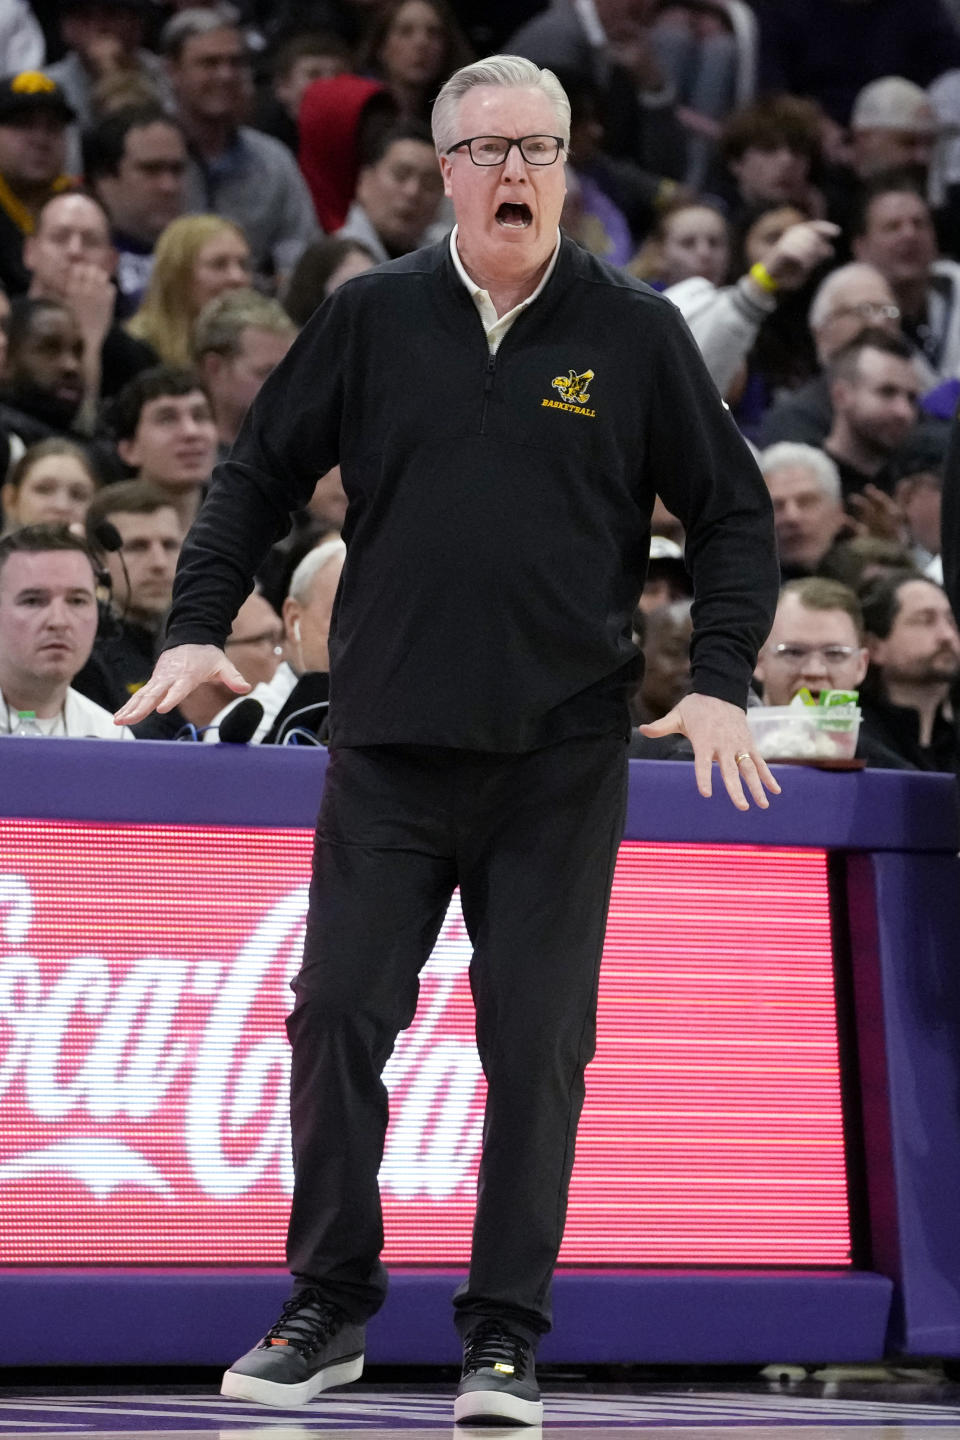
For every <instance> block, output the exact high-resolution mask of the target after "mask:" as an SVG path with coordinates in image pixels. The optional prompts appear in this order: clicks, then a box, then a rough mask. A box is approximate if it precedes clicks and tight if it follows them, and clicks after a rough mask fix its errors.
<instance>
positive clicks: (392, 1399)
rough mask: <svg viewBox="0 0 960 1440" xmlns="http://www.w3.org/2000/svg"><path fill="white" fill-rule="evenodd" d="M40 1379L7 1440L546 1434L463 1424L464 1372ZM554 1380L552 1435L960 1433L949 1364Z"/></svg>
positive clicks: (806, 1437)
mask: <svg viewBox="0 0 960 1440" xmlns="http://www.w3.org/2000/svg"><path fill="white" fill-rule="evenodd" d="M38 1373H40V1372H34V1377H35V1376H36V1375H37V1374H38ZM34 1377H31V1380H32V1383H28V1384H20V1385H18V1383H17V1378H16V1377H15V1376H14V1375H13V1374H11V1373H10V1372H7V1373H6V1376H5V1377H4V1379H3V1380H2V1382H0V1440H2V1437H4V1436H17V1437H21V1436H22V1437H26V1436H30V1437H32V1440H54V1437H56V1440H64V1437H67V1436H76V1437H78V1440H100V1437H102V1440H125V1437H127V1440H149V1437H151V1436H154V1437H157V1440H161V1437H162V1440H193V1437H196V1440H211V1437H214V1436H216V1437H219V1440H241V1437H244V1440H313V1437H318V1436H321V1435H328V1436H330V1437H331V1440H333V1437H334V1435H335V1436H336V1440H437V1437H438V1435H440V1434H443V1435H444V1436H446V1437H447V1440H468V1437H471V1436H473V1437H479V1440H541V1432H540V1430H539V1429H531V1428H529V1427H524V1428H522V1429H516V1430H513V1429H506V1428H499V1427H494V1426H489V1427H483V1428H472V1427H466V1426H458V1427H454V1425H453V1423H452V1397H453V1388H454V1387H453V1381H450V1382H448V1383H443V1384H439V1383H436V1381H435V1380H430V1379H428V1380H426V1381H424V1382H423V1383H422V1384H419V1385H415V1384H397V1383H396V1382H395V1381H394V1383H392V1384H390V1385H385V1384H377V1383H367V1382H364V1383H362V1384H361V1385H359V1386H353V1387H351V1388H349V1389H344V1390H340V1391H331V1392H329V1393H327V1394H326V1395H323V1396H320V1397H319V1398H318V1399H317V1400H315V1401H312V1402H311V1403H310V1404H309V1405H308V1406H306V1407H304V1408H303V1409H301V1410H291V1411H283V1410H273V1409H267V1408H265V1407H263V1406H256V1405H248V1404H244V1403H240V1402H237V1401H228V1400H224V1399H222V1398H221V1397H220V1396H219V1394H218V1393H217V1383H216V1381H215V1380H214V1378H213V1377H211V1378H210V1380H209V1383H208V1382H207V1379H206V1375H204V1380H203V1383H200V1384H197V1383H194V1384H192V1385H177V1386H169V1387H167V1388H163V1387H161V1386H159V1385H155V1386H147V1385H143V1386H139V1387H133V1386H129V1385H125V1384H118V1385H117V1386H116V1388H115V1389H112V1390H111V1389H108V1388H107V1387H106V1386H105V1385H103V1384H95V1383H93V1382H92V1381H91V1380H90V1379H89V1377H85V1383H83V1384H74V1385H69V1386H68V1385H63V1386H59V1387H57V1388H53V1387H49V1388H48V1387H43V1386H42V1385H41V1384H39V1383H37V1381H36V1379H35V1378H34ZM95 1378H98V1377H95ZM99 1378H105V1377H99ZM544 1381H545V1383H544V1385H543V1390H544V1401H545V1416H544V1424H543V1433H542V1440H778V1437H783V1436H788V1435H789V1436H791V1437H793V1436H795V1437H796V1440H828V1437H839V1440H911V1437H917V1440H919V1437H930V1440H932V1437H934V1436H936V1437H943V1440H947V1437H950V1440H953V1437H956V1440H960V1384H956V1383H952V1382H948V1381H945V1380H943V1378H942V1377H940V1376H938V1375H937V1374H936V1373H935V1372H932V1373H930V1374H923V1373H917V1374H915V1375H912V1376H911V1375H909V1374H908V1375H905V1376H903V1377H897V1376H896V1375H895V1374H892V1373H890V1372H887V1373H886V1374H885V1375H884V1376H882V1377H875V1378H870V1377H867V1376H864V1377H859V1376H857V1374H856V1372H852V1373H851V1374H844V1373H843V1372H838V1373H837V1376H836V1377H835V1378H832V1379H831V1378H825V1379H809V1378H803V1379H801V1378H799V1377H798V1376H796V1375H795V1376H794V1377H793V1378H792V1379H787V1380H786V1381H783V1380H777V1379H773V1378H771V1379H764V1378H762V1377H758V1378H756V1379H748V1380H738V1381H729V1380H719V1381H718V1380H716V1379H705V1380H703V1381H698V1380H697V1379H696V1378H694V1379H688V1378H685V1379H683V1380H682V1381H680V1380H676V1379H670V1378H667V1379H656V1378H654V1379H652V1380H646V1381H644V1382H643V1383H636V1384H625V1383H617V1384H608V1385H604V1386H601V1385H594V1384H589V1383H585V1382H583V1380H582V1379H579V1378H573V1379H571V1378H570V1377H569V1376H568V1377H564V1376H563V1375H557V1376H556V1377H554V1376H550V1375H547V1376H546V1377H544Z"/></svg>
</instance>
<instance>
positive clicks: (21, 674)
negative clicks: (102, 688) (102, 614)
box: [0, 525, 133, 740]
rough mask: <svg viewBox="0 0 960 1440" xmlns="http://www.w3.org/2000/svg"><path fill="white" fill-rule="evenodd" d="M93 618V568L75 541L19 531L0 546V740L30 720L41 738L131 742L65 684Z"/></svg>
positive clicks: (86, 645)
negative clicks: (27, 717) (28, 715)
mask: <svg viewBox="0 0 960 1440" xmlns="http://www.w3.org/2000/svg"><path fill="white" fill-rule="evenodd" d="M98 619H99V615H98V610H97V594H96V579H95V576H94V570H93V563H92V561H91V559H90V553H89V551H88V550H87V547H86V544H85V543H84V541H83V540H81V539H80V538H79V536H77V535H74V534H73V533H72V532H71V531H70V530H68V529H67V528H66V526H61V525H26V526H24V527H22V528H21V529H19V530H14V531H12V532H11V533H10V534H9V535H5V536H4V537H3V538H2V539H0V734H3V735H10V734H13V733H14V731H16V730H17V728H18V725H19V724H20V723H21V718H22V717H23V716H24V714H25V713H32V715H33V716H34V719H35V724H36V726H37V728H38V729H39V731H40V733H41V734H42V735H57V736H67V737H68V738H75V739H80V738H84V737H88V736H92V737H94V738H96V739H101V740H132V739H133V733H132V731H130V730H129V729H127V727H126V726H123V727H119V726H116V725H114V723H113V716H112V715H111V713H110V712H109V711H108V710H104V709H102V708H101V707H100V706H99V705H95V704H94V703H93V702H92V701H91V700H88V699H87V698H86V696H84V695H81V694H80V693H79V692H78V691H76V690H74V689H73V688H72V685H71V682H72V680H73V678H74V676H75V675H76V674H77V673H78V671H79V670H80V669H82V667H83V666H84V665H85V664H86V662H87V660H88V658H89V656H90V652H91V650H92V649H93V642H94V637H95V636H96V633H97V623H98Z"/></svg>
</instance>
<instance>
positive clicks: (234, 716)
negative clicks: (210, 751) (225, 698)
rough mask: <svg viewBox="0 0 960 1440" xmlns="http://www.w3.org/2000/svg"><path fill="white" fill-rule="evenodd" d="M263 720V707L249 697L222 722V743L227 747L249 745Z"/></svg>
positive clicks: (225, 716)
mask: <svg viewBox="0 0 960 1440" xmlns="http://www.w3.org/2000/svg"><path fill="white" fill-rule="evenodd" d="M262 719H263V706H262V705H261V704H260V701H259V700H254V699H253V698H252V696H249V695H248V696H247V698H246V700H241V701H240V703H239V704H238V705H234V707H233V709H232V710H230V711H228V713H227V714H226V715H224V717H223V719H222V720H221V721H220V739H221V741H222V742H224V743H225V744H227V745H249V744H250V741H251V740H252V739H253V732H254V731H255V730H256V728H257V726H258V725H259V724H260V721H261V720H262Z"/></svg>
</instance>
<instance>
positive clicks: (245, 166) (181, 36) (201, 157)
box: [161, 4, 318, 283]
mask: <svg viewBox="0 0 960 1440" xmlns="http://www.w3.org/2000/svg"><path fill="white" fill-rule="evenodd" d="M161 48H162V50H163V54H164V55H165V56H166V59H167V63H168V65H169V71H170V81H171V85H172V88H173V92H174V97H175V101H176V115H177V119H178V120H179V121H180V124H181V126H182V127H183V131H184V134H185V135H186V137H187V142H188V146H189V152H190V158H189V160H188V164H187V175H186V209H187V210H188V211H189V212H191V213H194V214H196V213H200V212H209V211H214V212H216V214H218V215H221V216H223V217H224V218H226V219H230V220H233V221H234V223H235V224H236V225H237V226H239V228H240V229H241V230H242V231H243V233H244V235H245V236H246V238H247V242H248V244H249V246H250V250H251V255H252V260H253V268H254V271H255V272H256V274H258V275H260V276H263V277H265V278H267V279H271V280H273V281H274V282H275V283H279V282H280V281H281V280H282V279H283V278H284V277H285V276H286V275H288V274H289V272H290V271H291V270H292V269H293V267H294V265H295V264H296V263H297V260H298V259H299V258H300V254H301V252H302V251H303V250H304V249H305V247H306V246H307V245H309V244H310V241H311V240H314V239H315V238H316V236H317V233H318V226H317V220H316V215H315V213H314V209H313V205H312V204H311V201H310V194H309V191H308V190H307V187H306V184H305V183H304V179H303V176H302V175H301V174H300V171H299V170H298V168H297V166H296V163H295V161H294V159H293V157H292V156H291V154H290V151H289V150H288V149H287V147H286V146H285V145H283V144H282V143H281V142H280V141H279V140H275V139H274V138H273V136H272V135H264V134H263V133H262V132H261V131H259V130H254V129H253V128H252V127H251V126H249V125H244V124H243V123H242V122H243V120H244V118H245V116H246V114H247V110H248V106H249V102H250V89H251V82H250V69H249V65H250V57H249V55H248V53H247V48H246V42H245V40H244V37H243V33H242V31H241V30H240V29H239V27H238V25H237V22H236V11H235V10H233V8H232V6H229V5H223V4H213V5H208V6H205V7H203V8H201V7H199V6H197V7H196V8H189V9H186V10H181V11H180V13H179V14H177V15H175V16H174V17H173V19H172V20H170V21H168V22H167V24H166V25H165V26H164V29H163V34H162V36H161Z"/></svg>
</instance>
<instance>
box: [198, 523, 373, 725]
mask: <svg viewBox="0 0 960 1440" xmlns="http://www.w3.org/2000/svg"><path fill="white" fill-rule="evenodd" d="M346 553H347V547H346V546H345V545H344V543H343V541H342V540H341V539H340V538H339V536H338V537H336V538H335V539H332V540H324V541H323V542H322V543H321V544H319V545H315V546H314V548H313V549H312V550H308V551H307V553H306V555H304V557H303V559H302V560H301V561H300V564H299V565H298V566H297V568H296V569H295V570H294V572H293V575H292V576H291V578H290V589H289V591H288V593H287V597H286V599H285V600H284V602H283V612H282V613H283V642H282V645H281V647H280V648H281V651H282V658H281V660H280V664H279V665H278V666H277V668H276V670H275V672H274V675H273V679H272V680H269V681H267V682H265V683H262V684H260V685H255V686H254V687H253V689H252V690H251V691H250V693H249V695H248V696H247V697H246V698H247V699H248V700H256V701H257V702H258V704H260V705H262V706H263V716H262V717H261V719H260V720H259V721H258V723H257V728H256V729H255V730H254V732H253V734H252V735H251V737H250V742H249V743H250V744H251V745H259V744H261V743H262V742H263V741H264V740H265V739H267V737H268V735H270V732H271V730H273V727H274V722H275V721H276V719H277V717H278V716H279V714H280V712H281V710H286V711H287V713H288V715H290V712H291V710H295V709H296V708H297V707H296V706H295V705H293V706H291V705H289V703H288V702H289V701H290V699H291V696H292V695H293V694H294V692H295V690H296V689H297V686H298V685H299V684H300V681H301V680H302V679H303V677H304V676H305V675H309V676H313V677H319V676H326V675H329V671H330V655H329V650H328V643H329V638H330V617H331V615H332V613H333V602H334V599H335V597H336V593H337V586H338V585H339V583H340V572H341V571H342V570H343V562H344V559H345V557H346ZM268 639H269V636H267V635H266V634H265V635H264V643H266V642H267V640H268ZM248 643H249V642H248ZM225 649H226V653H227V655H228V656H231V658H232V659H233V660H234V662H236V659H237V656H236V653H235V650H234V646H233V645H232V643H231V640H230V639H229V638H228V640H227V643H226V647H225ZM304 698H305V702H306V703H305V707H304V708H306V709H308V710H309V713H307V714H304V715H303V716H302V717H301V725H300V728H302V729H305V730H308V731H310V732H312V733H314V734H319V735H321V736H323V735H324V734H325V731H326V715H327V706H328V702H329V685H328V686H326V687H324V686H323V685H320V686H319V687H318V688H315V689H313V690H311V693H310V695H309V696H305V697H304ZM243 703H244V702H243V700H242V699H241V700H232V701H231V702H230V704H229V705H225V706H224V708H223V709H222V710H221V711H220V713H219V714H218V715H215V716H214V718H213V721H212V722H211V725H210V728H209V729H208V730H207V732H206V734H205V735H204V737H203V738H204V740H207V741H211V740H217V739H219V726H220V724H221V722H222V721H223V720H224V719H225V718H226V716H227V715H229V714H230V712H231V711H232V710H235V709H236V708H237V706H238V705H242V704H243ZM294 723H296V722H294Z"/></svg>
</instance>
